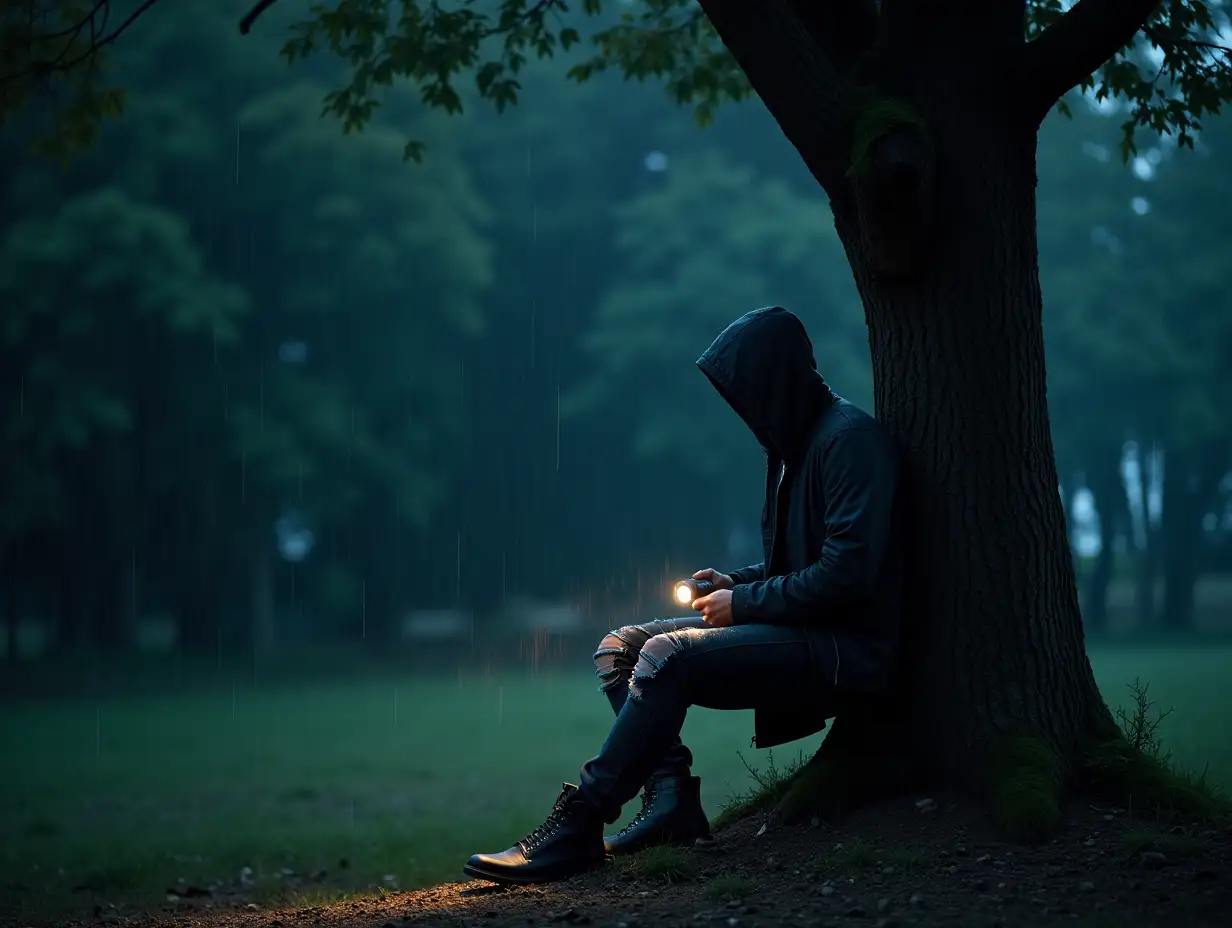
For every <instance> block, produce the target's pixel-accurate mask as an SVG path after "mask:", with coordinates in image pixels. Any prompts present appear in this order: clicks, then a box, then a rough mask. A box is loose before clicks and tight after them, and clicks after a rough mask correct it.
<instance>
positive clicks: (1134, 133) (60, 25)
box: [0, 0, 1232, 159]
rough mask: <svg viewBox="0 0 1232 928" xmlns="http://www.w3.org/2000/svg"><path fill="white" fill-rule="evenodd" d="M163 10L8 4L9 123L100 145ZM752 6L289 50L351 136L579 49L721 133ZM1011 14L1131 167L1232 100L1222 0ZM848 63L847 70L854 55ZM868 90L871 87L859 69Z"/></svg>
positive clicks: (66, 1)
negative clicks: (149, 19)
mask: <svg viewBox="0 0 1232 928" xmlns="http://www.w3.org/2000/svg"><path fill="white" fill-rule="evenodd" d="M275 2H276V0H262V2H260V3H258V4H257V5H256V7H254V9H253V10H252V12H250V14H249V15H248V16H247V17H245V18H244V20H243V22H242V24H241V28H242V30H243V31H244V32H248V31H250V30H252V29H256V28H260V27H261V25H262V24H261V23H260V22H259V21H258V17H259V16H261V15H262V14H264V13H265V12H266V11H267V10H268V9H269V8H270V7H272V6H274V5H275ZM157 4H158V0H142V2H140V3H136V2H132V3H128V4H124V3H120V2H117V0H97V2H95V3H93V4H90V3H81V2H77V0H31V2H28V3H21V4H9V5H7V6H6V7H5V9H4V11H3V19H2V20H0V52H2V53H3V55H2V57H3V60H4V61H5V62H6V71H5V72H4V73H3V74H0V124H2V121H3V120H4V119H6V118H8V116H9V114H11V113H12V112H13V111H14V110H16V109H18V108H20V107H22V106H24V105H25V104H26V103H28V102H29V100H30V99H31V98H32V97H35V96H44V97H45V96H47V95H51V97H52V98H53V99H55V100H57V101H58V104H59V105H58V106H57V107H56V108H54V109H53V110H50V111H49V112H51V113H52V114H53V115H52V116H51V117H50V119H51V122H50V125H49V126H48V127H47V131H46V132H44V133H43V134H42V135H41V136H40V143H39V144H40V146H41V147H42V148H43V149H44V150H46V151H52V152H57V153H62V154H63V153H67V152H71V151H73V150H74V149H77V148H80V147H81V146H83V145H87V144H89V143H90V142H91V140H92V139H93V138H94V136H95V133H96V131H97V125H98V122H99V120H101V119H102V118H104V117H106V116H110V115H114V114H116V113H118V112H119V111H120V109H121V108H122V105H123V93H122V90H121V89H119V88H118V87H116V86H113V85H111V84H109V83H108V82H107V80H106V61H107V58H106V56H107V52H108V49H109V47H110V46H111V45H113V44H114V43H115V42H116V41H118V40H119V39H120V38H121V37H122V36H123V35H124V34H125V32H126V31H127V30H128V29H130V28H131V27H132V26H133V25H134V23H135V22H136V21H137V20H138V19H139V18H141V17H143V16H146V15H150V14H151V13H152V8H154V7H155V6H156V5H157ZM286 5H288V6H292V7H293V6H294V5H293V4H286ZM873 5H874V0H845V2H843V3H838V4H833V5H827V9H826V10H822V9H820V7H819V5H816V4H810V3H807V2H804V0H769V2H765V3H762V4H761V6H762V7H763V8H764V12H763V14H762V17H763V19H766V20H769V19H772V18H774V17H777V16H782V15H794V16H795V17H798V21H799V22H800V23H801V24H803V27H804V28H806V29H807V30H809V31H811V32H814V33H815V34H816V35H817V36H820V37H821V40H822V42H823V43H825V46H824V47H826V48H828V49H832V48H834V47H838V46H840V45H843V44H849V45H850V47H852V48H856V47H858V46H859V40H860V39H861V38H862V36H863V35H864V33H863V32H862V31H861V30H866V29H867V26H868V12H867V10H868V9H869V8H871V7H872V6H873ZM884 5H885V6H887V7H893V6H895V5H896V4H894V3H892V2H891V3H887V4H884ZM120 7H122V8H123V9H117V8H120ZM739 7H740V4H739V3H738V2H735V0H705V2H701V3H697V2H694V0H644V2H639V3H636V4H634V3H628V2H610V0H609V2H608V3H606V4H605V3H603V2H602V0H582V2H580V3H578V2H572V3H571V2H570V0H489V2H486V3H481V2H465V3H459V4H457V5H454V6H446V5H443V4H440V3H435V2H432V3H427V2H417V0H412V2H406V3H392V2H390V0H339V2H337V3H336V4H334V5H332V6H331V5H326V4H318V5H315V6H313V7H312V8H311V10H310V14H311V15H309V16H308V17H306V18H301V19H297V20H296V21H294V22H293V23H292V24H291V25H290V35H289V38H287V40H286V41H285V44H284V45H283V47H282V54H283V56H284V57H285V58H286V59H287V60H288V61H292V62H294V61H299V60H302V59H305V58H309V57H312V56H314V55H317V54H319V53H328V54H330V55H332V56H336V57H337V58H338V59H340V60H342V61H343V62H345V64H346V65H347V68H348V72H349V73H348V76H347V78H346V79H345V80H344V81H343V82H342V83H341V84H339V85H338V86H336V87H335V89H332V90H330V91H328V92H327V93H326V94H325V95H324V97H323V100H324V110H325V112H328V113H332V114H334V115H335V116H337V117H338V118H339V119H340V120H341V122H342V124H343V126H344V128H345V129H347V130H348V131H350V130H355V129H360V128H362V127H363V126H364V125H366V124H367V123H368V122H369V121H370V120H371V119H372V116H373V114H374V113H375V112H376V111H377V109H378V108H379V107H380V106H381V105H382V103H383V102H384V99H385V94H386V93H387V92H388V90H389V88H391V87H392V86H393V85H394V84H395V83H406V84H409V85H410V86H413V87H414V88H415V90H416V92H417V94H418V97H419V99H420V100H421V101H422V102H423V103H424V104H426V105H428V106H430V107H434V108H439V109H442V110H444V111H445V112H449V113H457V112H460V111H461V110H462V108H463V105H464V102H465V101H466V100H467V99H468V98H472V99H480V100H484V101H487V102H488V103H490V104H491V105H493V106H494V107H495V108H496V109H497V110H498V111H500V110H503V109H505V108H506V107H508V106H510V105H512V104H515V103H517V102H518V99H519V94H520V93H521V91H522V74H523V71H524V68H525V67H526V65H527V63H528V62H529V61H531V60H533V59H536V58H539V59H542V58H550V57H552V56H554V55H556V54H562V53H570V52H573V53H574V54H576V55H577V60H576V61H575V62H574V63H573V64H572V66H571V67H570V68H569V71H568V76H569V78H570V79H571V80H573V81H579V82H580V81H585V80H587V79H588V78H590V77H591V76H593V75H595V74H597V73H600V72H603V71H606V70H609V69H610V70H614V71H617V72H618V73H620V74H621V75H623V76H624V77H626V78H630V79H634V80H639V81H641V80H646V79H647V78H656V79H658V80H660V81H662V82H663V84H664V85H665V87H666V89H667V92H668V94H669V95H670V96H671V98H672V99H674V100H675V101H677V102H678V103H681V104H684V105H687V106H690V107H692V108H693V110H694V112H695V114H696V116H697V118H698V120H699V121H700V122H702V123H707V122H709V121H710V120H711V119H712V118H713V114H714V110H715V107H716V106H717V105H719V104H720V103H721V102H722V101H724V100H741V99H744V98H746V97H748V96H749V95H750V94H751V93H752V85H751V84H750V82H749V80H748V77H747V75H746V74H745V72H744V71H743V70H742V69H741V68H740V67H739V66H738V64H737V63H736V61H735V59H734V58H733V57H732V54H731V52H730V50H729V48H728V47H727V46H725V44H724V43H723V42H722V41H720V36H719V33H718V31H717V30H716V26H715V23H716V22H719V23H722V22H724V17H730V16H731V15H732V13H733V11H734V12H735V14H736V15H739ZM1006 11H1007V16H1009V17H1011V18H1012V19H1017V20H1018V21H1019V22H1020V23H1021V28H1022V29H1023V30H1024V31H1025V35H1026V37H1027V38H1028V39H1030V40H1031V42H1032V45H1033V48H1034V52H1035V53H1036V54H1037V56H1038V57H1039V58H1040V59H1045V60H1052V61H1056V62H1060V64H1061V66H1060V68H1059V69H1057V70H1056V71H1055V72H1054V74H1055V77H1053V78H1051V79H1053V80H1056V81H1058V82H1059V83H1061V84H1064V86H1057V87H1056V88H1043V89H1042V90H1043V91H1044V95H1045V96H1047V94H1048V93H1051V94H1052V96H1051V98H1052V99H1055V98H1056V97H1059V96H1060V95H1061V94H1063V93H1064V92H1065V90H1066V89H1068V88H1069V87H1072V86H1075V85H1077V86H1079V87H1081V88H1082V89H1084V90H1090V91H1091V92H1092V93H1093V94H1094V96H1095V98H1096V99H1098V100H1103V99H1113V100H1118V101H1122V102H1123V103H1124V105H1125V113H1124V117H1123V120H1122V125H1121V128H1122V136H1121V140H1120V148H1121V152H1122V155H1123V156H1124V157H1125V158H1128V157H1129V156H1130V155H1131V154H1133V153H1134V152H1135V151H1136V150H1137V145H1138V134H1139V130H1141V129H1146V130H1149V131H1151V132H1155V133H1161V134H1168V135H1175V137H1176V139H1177V141H1178V143H1179V144H1181V145H1185V146H1192V144H1193V139H1194V137H1195V133H1197V132H1199V131H1200V130H1201V128H1202V121H1203V119H1204V118H1206V117H1207V116H1208V115H1211V114H1214V113H1218V112H1219V108H1220V106H1221V105H1222V104H1223V103H1224V102H1226V101H1227V100H1228V99H1229V98H1230V97H1232V69H1230V68H1229V63H1230V62H1229V55H1230V54H1232V51H1230V45H1232V40H1229V39H1228V35H1229V23H1228V10H1227V7H1226V4H1225V3H1224V2H1223V0H1163V2H1158V0H1133V2H1128V3H1118V2H1114V0H1078V2H1075V3H1071V2H1067V0H1026V2H1021V0H1018V2H1011V3H1008V4H1007V5H1006ZM295 13H298V11H295ZM299 15H302V14H299ZM1144 18H1145V25H1144V26H1142V28H1141V29H1139V24H1140V23H1141V22H1142V20H1143V19H1144ZM827 36H829V37H830V38H829V40H827V38H826V37H827ZM1091 41H1093V42H1096V43H1098V44H1099V45H1101V46H1104V47H1103V49H1102V51H1101V54H1103V53H1104V52H1106V54H1103V57H1104V58H1105V59H1106V62H1105V63H1104V64H1103V65H1102V66H1100V67H1099V69H1098V71H1096V72H1095V73H1083V72H1084V64H1083V62H1085V61H1087V60H1088V59H1090V58H1091V54H1092V53H1091V50H1090V49H1088V48H1087V44H1088V43H1089V42H1091ZM1079 52H1081V54H1079ZM836 61H838V62H840V63H841V62H842V54H840V55H839V56H838V57H837V58H836ZM1071 61H1072V62H1073V64H1072V66H1071V65H1070V62H1071ZM972 79H973V80H976V79H980V75H978V74H973V75H972ZM853 83H855V84H856V85H857V86H858V83H859V78H858V70H857V71H856V72H855V77H854V80H853ZM1061 105H1062V107H1064V106H1066V105H1067V104H1065V103H1062V104H1061ZM423 147H424V139H422V138H419V137H411V138H409V139H407V141H406V143H405V153H406V155H407V157H409V158H415V159H418V158H419V157H420V155H421V154H422V152H423Z"/></svg>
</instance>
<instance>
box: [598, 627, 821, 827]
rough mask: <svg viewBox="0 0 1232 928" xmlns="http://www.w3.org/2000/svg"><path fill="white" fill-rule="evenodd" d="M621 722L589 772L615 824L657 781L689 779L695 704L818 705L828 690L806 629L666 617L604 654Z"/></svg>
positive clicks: (610, 640)
mask: <svg viewBox="0 0 1232 928" xmlns="http://www.w3.org/2000/svg"><path fill="white" fill-rule="evenodd" d="M595 666H596V668H597V671H598V675H599V680H600V684H599V688H600V690H601V691H602V692H603V693H605V694H606V695H607V698H608V701H609V702H611V704H612V709H613V710H615V712H616V723H615V724H614V725H613V726H612V730H611V731H610V732H609V733H608V736H607V740H606V741H605V742H604V743H603V747H602V749H601V750H600V751H599V754H598V756H597V757H594V758H592V759H591V760H589V761H587V762H586V764H585V766H583V767H582V774H581V781H580V782H581V794H582V797H583V798H584V799H586V800H587V801H588V802H589V803H591V804H592V805H594V806H595V807H596V808H597V809H598V810H599V811H600V812H601V813H602V815H603V817H604V819H605V820H606V821H608V822H614V821H616V819H617V818H619V817H620V809H621V806H623V805H624V804H625V803H626V802H628V801H629V800H630V799H632V798H633V797H635V796H636V795H637V794H638V792H639V791H640V790H641V788H642V786H643V784H644V783H645V782H646V780H647V779H649V778H650V777H651V776H652V775H653V774H656V773H674V774H687V773H688V771H689V767H690V765H691V764H692V762H693V755H692V754H691V753H690V752H689V749H688V748H687V747H685V745H684V743H683V742H682V741H681V740H680V730H681V728H682V727H683V726H684V719H685V712H686V711H687V710H688V708H689V706H702V707H704V708H707V709H755V708H757V707H758V706H764V705H768V704H775V705H780V704H786V705H790V704H792V703H793V702H801V701H805V700H813V699H818V698H820V696H821V691H822V690H823V688H824V683H823V682H822V681H821V680H819V679H818V676H817V671H816V670H815V669H814V666H813V662H812V659H811V656H810V653H809V645H808V641H807V640H806V639H805V637H804V634H803V632H801V631H799V630H798V629H793V628H785V627H783V626H778V625H738V626H733V627H731V628H710V627H709V626H708V625H706V623H705V621H703V620H702V619H701V617H693V618H687V619H659V620H657V621H654V622H646V623H644V624H642V625H627V626H625V627H624V628H620V629H617V630H616V631H614V632H611V633H610V634H608V635H607V636H606V637H605V638H604V639H603V641H602V642H601V643H600V645H599V650H598V651H597V652H596V653H595Z"/></svg>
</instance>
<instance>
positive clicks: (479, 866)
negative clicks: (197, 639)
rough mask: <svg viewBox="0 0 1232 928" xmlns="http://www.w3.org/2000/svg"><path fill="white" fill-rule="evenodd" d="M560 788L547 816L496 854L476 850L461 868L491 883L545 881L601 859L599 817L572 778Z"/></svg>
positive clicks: (590, 866) (583, 869) (571, 873)
mask: <svg viewBox="0 0 1232 928" xmlns="http://www.w3.org/2000/svg"><path fill="white" fill-rule="evenodd" d="M561 785H562V789H561V792H560V796H559V797H558V798H557V800H556V804H555V805H554V806H552V812H551V814H549V815H548V817H547V821H545V822H544V823H543V824H542V825H540V826H539V827H538V828H536V829H535V830H534V831H532V832H531V833H530V834H529V835H527V836H526V837H525V838H523V839H522V840H521V841H519V842H518V843H517V844H515V845H514V846H513V847H511V848H509V850H507V851H502V852H501V853H499V854H476V855H475V856H474V857H472V858H471V859H470V860H468V861H467V862H466V866H465V867H463V868H462V869H463V871H464V872H465V873H467V874H468V875H469V876H473V877H476V878H477V879H481V880H490V881H491V882H493V883H516V884H519V885H521V884H528V883H550V882H552V881H553V880H564V879H567V878H569V877H571V876H576V875H577V874H579V873H584V872H586V871H587V870H591V869H593V868H595V867H597V866H599V865H600V864H602V863H603V859H604V854H603V824H604V823H603V818H602V817H601V816H600V815H599V813H598V812H597V811H596V810H595V809H593V808H592V807H591V806H589V805H588V804H587V803H586V802H584V801H583V800H582V797H581V796H580V795H579V794H578V788H577V787H576V786H574V785H573V784H571V783H564V784H561Z"/></svg>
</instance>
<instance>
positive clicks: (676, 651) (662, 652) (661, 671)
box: [629, 632, 688, 700]
mask: <svg viewBox="0 0 1232 928" xmlns="http://www.w3.org/2000/svg"><path fill="white" fill-rule="evenodd" d="M687 643H688V641H687V637H686V636H685V635H684V634H682V633H680V632H667V633H666V634H663V635H656V636H655V637H653V638H651V639H650V640H649V641H647V642H646V644H645V645H644V646H643V647H642V649H641V652H640V653H639V654H638V656H637V663H636V664H634V666H633V673H632V675H631V676H630V677H629V698H630V699H634V700H638V699H641V698H642V696H643V690H644V689H645V687H646V686H647V685H650V684H652V683H653V682H658V683H660V684H661V683H662V680H663V678H664V677H666V676H673V677H674V676H677V675H678V674H679V673H680V670H681V660H680V656H681V654H683V653H684V651H685V648H686V647H687Z"/></svg>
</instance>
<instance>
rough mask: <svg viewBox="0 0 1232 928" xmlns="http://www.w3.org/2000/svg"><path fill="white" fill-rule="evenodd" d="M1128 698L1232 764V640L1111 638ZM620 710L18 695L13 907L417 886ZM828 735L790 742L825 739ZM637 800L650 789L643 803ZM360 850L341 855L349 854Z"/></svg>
mask: <svg viewBox="0 0 1232 928" xmlns="http://www.w3.org/2000/svg"><path fill="white" fill-rule="evenodd" d="M1094 663H1095V667H1096V673H1097V675H1098V677H1099V680H1100V683H1101V685H1102V687H1103V688H1104V692H1105V694H1106V696H1107V697H1108V698H1109V699H1110V701H1112V702H1113V703H1114V704H1115V703H1123V702H1125V700H1126V697H1128V690H1127V689H1126V684H1128V683H1130V682H1131V681H1132V680H1133V679H1134V678H1136V677H1141V678H1142V679H1143V680H1145V681H1148V682H1149V683H1150V695H1151V697H1152V698H1154V699H1156V700H1157V701H1158V703H1159V704H1160V706H1161V707H1163V708H1168V707H1175V710H1176V711H1175V713H1174V714H1173V715H1172V716H1171V717H1170V718H1168V719H1167V720H1166V721H1165V722H1164V723H1163V725H1162V726H1161V729H1160V731H1161V734H1162V736H1163V738H1164V741H1165V744H1166V746H1167V747H1168V748H1170V749H1171V750H1172V752H1173V754H1174V758H1175V759H1176V760H1177V761H1179V762H1180V763H1182V764H1184V765H1187V766H1197V767H1202V766H1205V765H1208V764H1209V771H1210V775H1211V777H1212V779H1213V780H1214V781H1215V782H1217V783H1219V784H1221V785H1223V786H1225V787H1229V786H1232V726H1230V725H1229V724H1228V710H1229V709H1230V708H1232V674H1230V673H1229V666H1230V665H1232V648H1228V647H1205V648H1204V647H1200V646H1193V647H1187V648H1178V649H1172V650H1161V649H1146V648H1118V649H1104V650H1102V651H1098V652H1097V653H1096V654H1095V656H1094ZM609 722H610V710H608V708H607V705H606V702H605V700H604V699H603V698H602V696H601V695H600V694H599V693H598V692H597V691H596V690H595V686H594V680H593V678H592V677H590V676H588V675H586V674H585V673H578V674H576V675H571V676H560V675H555V676H553V675H548V674H539V675H535V676H532V675H530V674H525V675H509V676H506V677H503V678H493V679H488V680H462V681H459V680H457V679H454V680H422V679H418V680H417V679H412V678H406V679H402V680H400V681H396V680H389V679H384V680H381V681H379V682H362V681H360V682H351V683H346V682H337V681H334V682H330V683H317V684H306V683H305V684H295V683H293V682H280V683H278V684H271V685H265V686H262V685H259V684H258V685H255V686H254V685H253V683H252V681H251V679H249V680H248V681H247V682H244V681H242V680H241V681H237V682H236V683H232V682H231V681H229V680H228V681H225V682H221V683H219V684H218V685H216V686H212V687H206V688H200V689H193V690H191V691H186V692H182V693H179V694H174V695H167V696H163V697H160V698H158V699H151V698H145V697H143V698H128V699H123V698H114V699H103V698H99V699H89V700H75V701H63V700H61V701H41V702H14V701H11V700H10V701H8V702H7V703H5V704H4V705H3V706H2V707H0V746H2V751H3V754H2V755H0V756H2V758H3V760H2V766H0V787H2V790H0V847H2V848H3V851H0V853H2V854H3V855H4V857H3V872H2V873H0V912H6V913H10V914H12V915H17V916H18V917H19V918H22V919H25V920H34V919H38V918H40V917H49V916H54V915H55V914H56V912H57V911H62V910H64V909H66V908H69V907H76V908H78V909H79V908H81V907H82V906H83V905H88V904H90V903H91V902H92V901H97V902H100V903H116V904H119V905H124V904H127V905H143V906H154V905H157V904H160V903H161V902H162V901H163V899H164V893H165V891H166V889H167V888H168V887H170V886H172V885H174V884H175V883H176V881H177V880H178V879H183V880H185V881H187V882H188V883H192V884H197V885H200V886H206V885H209V884H210V883H212V882H214V881H218V880H223V881H229V882H234V881H237V880H238V878H239V874H240V872H241V870H242V869H243V868H245V867H249V868H251V869H252V872H253V879H254V880H255V881H256V883H257V891H258V892H259V893H260V892H275V891H276V890H277V887H279V886H282V885H283V884H284V880H285V879H286V877H285V876H284V875H282V871H283V868H286V869H287V870H291V871H295V872H296V873H297V874H304V873H308V872H310V871H315V870H325V871H328V872H329V878H328V880H327V882H328V884H329V885H332V886H335V887H336V886H350V887H354V888H364V887H367V886H370V885H380V884H382V882H383V881H385V882H387V883H391V882H392V881H390V880H387V879H386V878H387V877H388V876H390V875H392V876H393V877H394V879H395V880H396V885H397V886H398V887H400V888H403V889H406V888H410V887H414V886H418V885H424V884H428V883H434V882H439V881H441V880H449V879H454V878H458V877H459V876H460V872H459V867H460V864H461V863H462V862H463V861H464V860H465V859H466V857H467V856H468V855H469V854H471V853H473V852H475V851H477V850H497V849H501V848H504V847H506V846H508V845H509V844H510V843H511V842H512V841H513V840H515V839H516V838H518V837H520V836H521V835H522V834H524V833H525V832H526V831H528V830H529V829H530V828H532V827H533V826H534V825H535V824H537V821H538V820H540V819H541V818H542V816H543V814H544V813H545V812H546V810H547V808H548V806H549V805H550V803H551V801H552V799H553V798H554V797H555V794H556V791H557V790H558V788H559V784H560V782H561V780H565V779H568V780H575V778H576V775H577V768H578V765H579V763H580V762H581V761H582V760H584V759H585V758H587V757H588V756H590V755H591V754H593V753H594V751H595V750H596V748H597V747H598V744H599V743H600V740H601V739H602V737H603V734H604V733H605V731H606V726H607V725H608V723H609ZM751 733H752V717H751V713H727V714H720V713H716V712H705V711H701V710H695V711H694V712H693V713H692V715H691V716H690V718H689V721H688V723H687V726H686V731H685V734H686V740H687V742H688V743H689V744H690V746H691V747H692V748H693V750H694V753H695V755H696V757H697V772H698V773H700V774H701V775H702V777H703V779H704V786H703V798H704V801H705V803H706V805H707V808H708V811H709V812H710V813H711V814H712V815H713V814H715V813H716V812H717V811H718V810H719V809H720V808H721V807H722V806H723V805H724V803H725V802H726V801H727V800H728V798H729V797H730V795H731V794H732V792H738V791H744V790H745V789H747V788H748V786H749V778H748V773H747V771H746V770H745V768H744V765H743V762H742V761H741V759H740V757H738V756H737V752H738V751H739V752H740V753H742V754H743V755H744V757H745V758H746V759H748V760H749V761H751V762H752V763H754V764H755V765H758V766H761V765H764V764H765V754H764V752H758V751H754V750H751V749H750V748H748V744H749V736H750V735H751ZM816 743H817V739H816V738H814V739H809V740H808V741H804V742H800V743H798V744H793V745H790V746H788V747H787V748H786V749H785V750H783V751H781V752H780V753H779V754H778V757H777V759H778V760H780V761H787V760H791V759H794V758H795V757H796V756H797V755H798V754H799V753H800V752H801V751H803V752H806V753H807V752H811V751H812V749H813V748H814V747H815V746H816ZM630 811H632V810H630ZM344 860H345V862H346V867H345V868H343V867H342V866H341V864H342V861H344Z"/></svg>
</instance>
